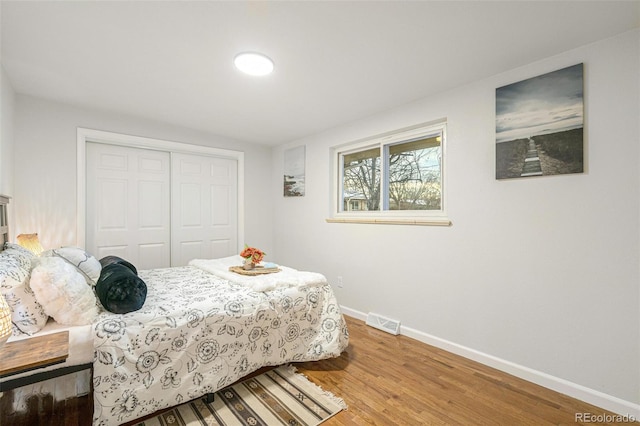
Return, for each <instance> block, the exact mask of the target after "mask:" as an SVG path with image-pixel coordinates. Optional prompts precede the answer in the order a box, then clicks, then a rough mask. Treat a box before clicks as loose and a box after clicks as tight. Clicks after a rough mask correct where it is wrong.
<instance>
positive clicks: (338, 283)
mask: <svg viewBox="0 0 640 426" xmlns="http://www.w3.org/2000/svg"><path fill="white" fill-rule="evenodd" d="M336 285H337V286H338V288H342V286H343V284H342V277H338V279H337V281H336Z"/></svg>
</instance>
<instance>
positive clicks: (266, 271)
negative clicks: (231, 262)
mask: <svg viewBox="0 0 640 426" xmlns="http://www.w3.org/2000/svg"><path fill="white" fill-rule="evenodd" d="M229 270H230V271H231V272H235V273H236V274H240V275H264V274H273V273H274V272H280V271H281V269H280V268H265V267H263V266H256V267H255V268H253V269H244V268H243V267H242V266H229Z"/></svg>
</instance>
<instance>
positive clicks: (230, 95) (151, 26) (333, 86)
mask: <svg viewBox="0 0 640 426" xmlns="http://www.w3.org/2000/svg"><path fill="white" fill-rule="evenodd" d="M0 12H1V18H2V21H1V25H2V32H1V41H2V51H1V53H2V57H1V60H2V65H3V67H4V68H5V70H6V73H7V75H8V76H9V79H10V81H11V84H12V86H13V88H14V90H15V91H16V92H17V93H20V94H26V95H31V96H35V97H40V98H45V99H52V100H56V101H60V102H65V103H69V104H73V105H77V106H81V107H87V108H99V109H102V110H107V111H117V112H119V113H125V114H130V115H135V116H139V117H144V118H149V119H153V120H157V121H162V122H167V123H172V124H175V125H180V126H185V127H188V128H192V129H197V130H201V131H205V132H209V133H212V134H216V135H220V136H224V137H227V138H231V139H235V140H239V141H246V142H252V143H258V144H264V145H276V144H280V143H287V142H290V141H293V140H296V139H298V138H301V137H305V136H308V135H311V134H314V133H318V132H321V131H323V130H327V129H330V128H332V127H335V126H339V125H341V124H344V123H348V122H350V121H354V120H357V119H360V118H363V117H366V116H370V115H372V114H376V113H379V112H382V111H385V110H388V109H391V108H394V107H396V106H399V105H402V104H405V103H408V102H411V101H414V100H417V99H420V98H424V97H426V96H429V95H431V94H434V93H437V92H440V91H443V90H446V89H449V88H453V87H456V86H460V85H463V84H466V83H469V82H472V81H475V80H479V79H482V78H485V77H489V76H491V75H495V74H497V73H500V72H503V71H506V70H509V69H513V68H516V67H518V66H522V65H526V64H528V63H531V62H534V61H536V60H539V59H543V58H546V57H549V56H553V55H555V54H558V53H561V52H564V51H567V50H569V49H572V48H575V47H578V46H582V45H585V44H588V43H590V42H593V41H596V40H600V39H603V38H607V37H610V36H613V35H616V34H619V33H622V32H626V31H629V30H631V29H633V28H637V27H639V26H640V2H639V1H623V2H617V1H496V2H493V1H412V2H404V1H375V2H373V1H372V2H370V1H354V2H344V1H296V2H293V1H291V2H266V1H256V2H244V1H229V2H220V1H194V2H191V1H160V2H151V1H128V2H121V1H46V2H19V1H2V3H1V10H0ZM241 51H259V52H262V53H264V54H266V55H268V56H269V57H271V59H273V61H274V62H275V71H274V73H273V74H271V75H270V76H267V77H259V78H256V77H249V76H246V75H243V74H241V73H239V72H238V71H237V70H236V69H235V68H234V65H233V58H234V56H235V55H236V54H237V53H239V52H241Z"/></svg>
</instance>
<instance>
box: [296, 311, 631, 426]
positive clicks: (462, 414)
mask: <svg viewBox="0 0 640 426" xmlns="http://www.w3.org/2000/svg"><path fill="white" fill-rule="evenodd" d="M346 320H347V324H348V328H349V334H350V344H349V347H348V348H347V350H346V351H345V352H344V353H343V354H342V355H341V356H340V357H338V358H335V359H331V360H323V361H317V362H304V363H297V364H295V365H296V367H297V368H298V370H299V371H300V372H301V373H303V374H304V375H306V376H307V377H308V378H309V379H310V380H312V381H313V382H314V383H316V384H317V385H319V386H321V387H322V388H323V389H325V390H327V391H330V392H333V393H334V394H335V395H337V396H340V397H342V398H343V399H344V400H345V402H346V403H347V405H348V406H349V409H348V410H347V411H343V412H341V413H339V414H337V415H336V416H334V417H333V418H331V419H329V420H328V421H327V422H325V423H323V426H345V425H386V424H394V425H422V424H433V425H445V424H446V425H469V424H474V425H485V424H486V425H489V424H492V425H507V424H509V425H512V424H518V425H536V426H538V425H560V424H576V423H577V422H576V413H591V414H593V415H602V414H613V413H611V412H608V411H606V410H604V409H602V408H598V407H595V406H593V405H590V404H587V403H585V402H582V401H579V400H576V399H574V398H571V397H569V396H566V395H563V394H560V393H558V392H555V391H552V390H550V389H546V388H544V387H541V386H538V385H536V384H533V383H530V382H527V381H525V380H522V379H520V378H517V377H515V376H511V375H509V374H507V373H504V372H501V371H499V370H496V369H493V368H491V367H488V366H485V365H483V364H479V363H477V362H475V361H472V360H469V359H466V358H463V357H461V356H458V355H455V354H452V353H449V352H446V351H443V350H441V349H439V348H436V347H433V346H430V345H427V344H424V343H422V342H419V341H417V340H414V339H411V338H408V337H406V336H393V335H390V334H387V333H384V332H382V331H380V330H376V329H374V328H371V327H368V326H367V325H365V324H364V322H363V321H359V320H356V319H354V318H350V317H346ZM589 424H614V423H589ZM629 424H632V423H629ZM633 424H636V425H639V424H640V422H636V423H633Z"/></svg>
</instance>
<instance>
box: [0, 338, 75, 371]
mask: <svg viewBox="0 0 640 426" xmlns="http://www.w3.org/2000/svg"><path fill="white" fill-rule="evenodd" d="M68 356H69V332H68V331H61V332H58V333H52V334H45V335H43V336H37V337H33V338H30V339H24V340H17V341H14V342H8V343H5V344H4V346H2V347H0V359H1V360H2V364H0V377H4V376H8V375H11V374H15V373H19V372H22V371H28V370H33V369H35V368H40V367H46V366H48V365H53V364H57V363H60V362H64V360H66V359H67V357H68Z"/></svg>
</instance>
